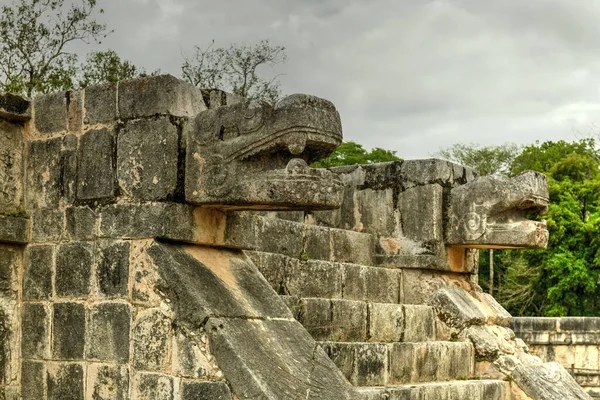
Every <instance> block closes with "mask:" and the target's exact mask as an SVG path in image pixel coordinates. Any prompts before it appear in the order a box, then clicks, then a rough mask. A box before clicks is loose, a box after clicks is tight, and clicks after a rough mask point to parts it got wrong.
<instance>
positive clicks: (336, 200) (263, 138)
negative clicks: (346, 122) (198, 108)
mask: <svg viewBox="0 0 600 400" xmlns="http://www.w3.org/2000/svg"><path fill="white" fill-rule="evenodd" d="M184 135H185V136H186V139H187V145H186V148H187V158H186V174H185V175H186V188H185V197H186V200H187V201H188V202H190V203H192V204H198V205H200V204H225V205H235V207H237V208H243V207H249V208H254V206H255V205H263V206H265V208H267V207H273V208H289V209H292V210H293V209H311V208H316V209H318V208H335V207H338V206H339V204H340V201H341V194H342V185H341V182H340V181H339V180H337V179H336V178H335V177H334V175H333V174H332V173H331V172H330V171H328V170H326V169H315V168H309V167H308V165H307V161H308V162H309V163H310V162H311V161H313V160H315V159H318V158H320V157H323V156H327V155H328V154H330V153H331V151H333V149H334V148H335V147H336V146H337V145H338V144H339V143H340V142H341V123H340V119H339V114H338V112H337V111H336V109H335V107H334V106H333V104H331V103H330V102H328V101H326V100H323V99H319V98H317V97H313V96H308V95H301V94H295V95H291V96H288V97H286V98H284V99H282V100H281V101H279V102H278V103H277V104H275V106H273V107H271V106H269V105H267V104H266V103H261V102H258V101H255V100H244V101H242V102H239V103H237V104H230V105H224V106H221V107H218V108H214V109H210V110H208V111H205V112H202V113H200V114H198V115H197V116H196V117H195V118H194V120H193V121H190V122H189V123H187V124H186V125H185V126H184ZM277 148H287V149H288V150H289V153H288V152H287V151H277V152H274V151H273V150H274V149H277ZM290 153H291V154H290ZM294 156H297V158H294ZM300 156H302V158H301V157H300ZM305 159H306V161H305Z"/></svg>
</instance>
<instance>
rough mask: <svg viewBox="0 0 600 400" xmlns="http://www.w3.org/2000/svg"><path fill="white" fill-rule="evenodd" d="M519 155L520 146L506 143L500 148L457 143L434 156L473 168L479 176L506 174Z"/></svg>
mask: <svg viewBox="0 0 600 400" xmlns="http://www.w3.org/2000/svg"><path fill="white" fill-rule="evenodd" d="M518 154H519V146H517V145H516V144H514V143H505V144H502V145H499V146H482V145H480V144H476V143H471V144H462V143H457V144H454V145H452V146H450V147H448V148H445V149H441V150H439V151H438V152H437V153H435V154H434V156H436V157H441V158H444V159H446V160H449V161H453V162H456V163H458V164H462V165H467V166H469V167H471V168H473V169H474V170H475V171H476V172H477V173H478V174H479V175H482V176H483V175H492V174H498V173H500V174H505V173H507V172H508V170H509V167H510V166H511V165H512V162H513V160H514V158H515V157H516V156H517V155H518Z"/></svg>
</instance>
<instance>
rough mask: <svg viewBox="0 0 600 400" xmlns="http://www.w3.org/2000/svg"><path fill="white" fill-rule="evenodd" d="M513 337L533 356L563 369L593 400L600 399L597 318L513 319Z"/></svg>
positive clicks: (598, 319) (598, 329)
mask: <svg viewBox="0 0 600 400" xmlns="http://www.w3.org/2000/svg"><path fill="white" fill-rule="evenodd" d="M512 328H513V329H514V331H515V334H516V335H517V336H518V337H520V338H521V339H523V340H524V341H525V342H526V343H527V344H528V345H529V348H530V349H531V351H532V353H534V354H536V355H537V356H539V357H540V358H541V359H542V360H544V361H547V362H551V361H554V362H557V363H559V364H561V365H562V366H564V367H565V368H566V369H567V370H568V371H569V372H570V373H571V374H572V375H573V376H574V377H575V379H576V380H577V382H578V383H579V384H580V385H581V386H582V387H583V388H584V389H585V390H586V391H587V392H588V393H589V394H590V395H592V396H593V397H594V398H600V364H599V363H600V361H599V354H600V318H595V317H562V318H539V317H538V318H535V317H516V318H513V320H512Z"/></svg>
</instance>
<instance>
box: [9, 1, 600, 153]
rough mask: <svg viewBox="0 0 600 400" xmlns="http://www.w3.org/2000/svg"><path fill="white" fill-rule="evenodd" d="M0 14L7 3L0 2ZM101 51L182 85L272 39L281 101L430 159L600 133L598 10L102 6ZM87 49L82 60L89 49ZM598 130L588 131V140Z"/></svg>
mask: <svg viewBox="0 0 600 400" xmlns="http://www.w3.org/2000/svg"><path fill="white" fill-rule="evenodd" d="M0 1H1V2H3V3H7V2H8V0H0ZM98 4H99V6H101V7H102V8H104V10H105V13H104V15H101V16H98V20H100V21H103V22H106V23H107V24H108V26H109V28H111V29H114V31H115V32H114V33H113V34H112V35H110V36H109V37H108V38H107V39H106V40H105V41H104V42H103V43H102V45H101V46H100V47H99V48H100V49H107V48H112V49H114V50H116V51H117V52H118V53H119V54H120V55H121V57H123V58H126V59H129V60H131V61H133V62H134V63H136V64H138V65H141V66H144V67H145V68H146V69H147V70H154V69H157V68H160V69H161V70H162V71H164V72H168V73H171V74H173V75H175V76H180V75H181V71H180V65H181V61H182V53H191V52H192V50H193V47H194V45H199V46H201V47H205V46H207V45H208V44H210V42H211V40H212V39H214V40H215V43H216V45H217V46H223V47H226V46H229V45H230V44H231V43H246V44H253V43H255V42H257V41H259V40H261V39H269V40H270V41H271V43H272V44H274V45H282V46H285V47H286V49H287V55H288V62H287V64H285V65H283V66H281V67H279V68H277V69H276V70H265V71H264V73H265V74H266V75H269V74H276V73H282V74H283V75H282V76H281V83H282V89H283V91H284V93H287V94H291V93H295V92H303V93H309V94H315V95H318V96H321V97H324V98H327V99H329V100H331V101H333V102H334V104H335V105H336V106H337V108H338V110H339V112H340V114H341V117H342V123H343V127H344V137H345V140H354V141H356V142H359V143H361V144H363V145H364V146H365V147H367V148H371V147H383V148H386V149H391V150H396V151H397V154H398V155H399V156H401V157H404V158H424V157H429V156H430V155H431V153H432V152H434V151H436V150H438V149H439V148H440V147H443V146H449V145H451V144H453V143H471V142H474V143H481V144H485V145H487V144H502V143H504V142H516V143H531V142H534V141H535V140H541V141H543V140H557V139H566V140H572V139H574V138H576V135H577V133H578V132H579V133H580V134H581V135H587V134H589V133H590V131H592V130H596V131H600V93H599V89H600V23H599V22H598V21H600V1H596V0H289V1H288V0H237V1H236V0H209V1H205V0H98ZM86 50H88V49H86ZM595 127H597V129H596V128H595Z"/></svg>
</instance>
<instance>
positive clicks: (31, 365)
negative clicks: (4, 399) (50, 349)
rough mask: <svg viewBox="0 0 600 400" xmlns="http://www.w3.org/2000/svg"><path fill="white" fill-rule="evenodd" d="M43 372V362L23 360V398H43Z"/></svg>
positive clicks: (35, 399) (34, 399) (44, 372)
mask: <svg viewBox="0 0 600 400" xmlns="http://www.w3.org/2000/svg"><path fill="white" fill-rule="evenodd" d="M45 374H46V371H45V368H44V364H43V363H41V362H33V361H26V360H23V362H22V364H21V397H22V399H23V400H39V399H43V398H44V392H45V388H44V382H45V379H44V378H45V376H44V375H45Z"/></svg>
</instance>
